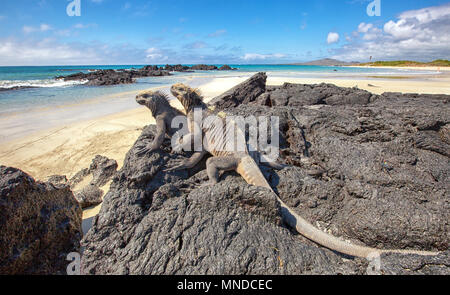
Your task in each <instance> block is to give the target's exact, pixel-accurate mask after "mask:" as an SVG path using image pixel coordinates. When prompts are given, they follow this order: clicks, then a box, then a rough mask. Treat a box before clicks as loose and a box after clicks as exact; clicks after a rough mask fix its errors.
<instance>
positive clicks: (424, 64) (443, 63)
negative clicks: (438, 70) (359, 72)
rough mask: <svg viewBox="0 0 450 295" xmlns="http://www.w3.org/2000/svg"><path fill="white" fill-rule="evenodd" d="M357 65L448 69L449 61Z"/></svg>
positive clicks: (381, 62) (399, 61) (398, 61)
mask: <svg viewBox="0 0 450 295" xmlns="http://www.w3.org/2000/svg"><path fill="white" fill-rule="evenodd" d="M359 65H360V66H373V67H450V61H449V60H446V59H437V60H434V61H432V62H419V61H410V60H395V61H376V62H368V63H360V64H359Z"/></svg>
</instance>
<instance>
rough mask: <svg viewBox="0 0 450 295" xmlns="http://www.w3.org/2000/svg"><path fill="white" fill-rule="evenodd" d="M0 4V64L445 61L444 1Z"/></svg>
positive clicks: (449, 27) (447, 8) (449, 21)
mask: <svg viewBox="0 0 450 295" xmlns="http://www.w3.org/2000/svg"><path fill="white" fill-rule="evenodd" d="M80 1H81V16H74V17H69V16H68V15H67V13H66V7H67V5H68V4H69V3H70V2H71V1H68V0H15V1H10V0H2V3H1V4H0V65H60V64H165V63H185V64H190V63H215V64H222V63H228V64H248V63H255V64H262V63H289V62H301V61H309V60H313V59H319V58H325V57H335V58H339V59H342V60H348V61H352V60H358V61H366V60H368V59H369V56H373V57H374V59H377V60H381V59H388V60H389V59H399V58H401V59H416V60H430V59H435V58H447V59H449V58H450V49H449V48H450V36H449V34H450V33H449V32H450V2H449V1H442V0H426V1H424V0H380V1H381V16H373V17H370V16H369V15H368V14H367V10H366V8H367V5H368V4H369V3H370V2H372V0H342V1H341V0H310V1H303V0H295V1H291V0H278V1H267V0H239V1H238V0H227V1H224V0H209V1H207V0H188V1H181V0H164V1H159V0H152V1H147V0H138V1H121V0H80Z"/></svg>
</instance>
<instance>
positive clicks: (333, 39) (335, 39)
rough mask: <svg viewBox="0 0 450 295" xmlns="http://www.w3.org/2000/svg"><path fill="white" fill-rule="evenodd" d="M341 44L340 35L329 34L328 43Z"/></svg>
mask: <svg viewBox="0 0 450 295" xmlns="http://www.w3.org/2000/svg"><path fill="white" fill-rule="evenodd" d="M337 42H339V34H338V33H335V32H329V33H328V37H327V43H328V44H333V43H337Z"/></svg>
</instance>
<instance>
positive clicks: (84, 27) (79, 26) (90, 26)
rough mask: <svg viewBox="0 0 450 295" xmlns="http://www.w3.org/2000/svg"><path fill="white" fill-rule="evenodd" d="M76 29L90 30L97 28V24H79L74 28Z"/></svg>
mask: <svg viewBox="0 0 450 295" xmlns="http://www.w3.org/2000/svg"><path fill="white" fill-rule="evenodd" d="M73 27H74V28H75V29H88V28H94V27H97V24H82V23H78V24H76V25H74V26H73Z"/></svg>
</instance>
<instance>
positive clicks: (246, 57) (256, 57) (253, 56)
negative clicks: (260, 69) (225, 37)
mask: <svg viewBox="0 0 450 295" xmlns="http://www.w3.org/2000/svg"><path fill="white" fill-rule="evenodd" d="M284 57H286V55H285V54H281V53H274V54H259V53H246V54H245V55H244V56H243V57H242V59H243V60H246V61H252V60H266V59H274V58H284Z"/></svg>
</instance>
